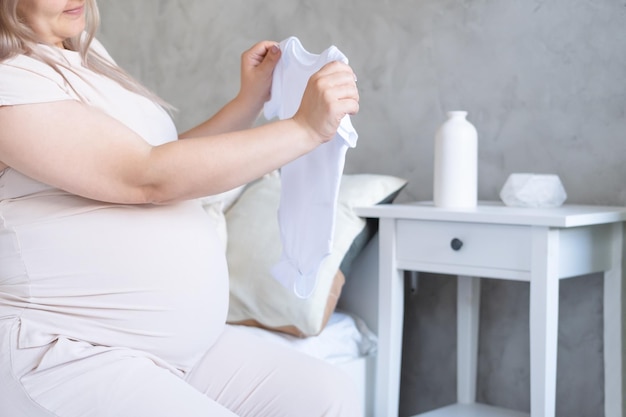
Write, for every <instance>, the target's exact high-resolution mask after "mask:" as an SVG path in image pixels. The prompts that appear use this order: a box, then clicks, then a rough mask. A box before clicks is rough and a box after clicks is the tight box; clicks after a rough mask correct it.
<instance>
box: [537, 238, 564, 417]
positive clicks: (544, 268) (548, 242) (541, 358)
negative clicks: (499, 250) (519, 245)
mask: <svg viewBox="0 0 626 417" xmlns="http://www.w3.org/2000/svg"><path fill="white" fill-rule="evenodd" d="M532 247H533V249H532V265H531V277H530V415H531V417H554V414H555V408H556V399H555V397H556V360H557V342H558V320H559V278H558V272H559V271H558V260H559V231H558V230H552V229H549V228H547V227H533V244H532Z"/></svg>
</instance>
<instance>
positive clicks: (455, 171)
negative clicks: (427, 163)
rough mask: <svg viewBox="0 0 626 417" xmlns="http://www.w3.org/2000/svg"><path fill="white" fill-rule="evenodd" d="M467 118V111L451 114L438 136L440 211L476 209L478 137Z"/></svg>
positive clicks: (437, 199) (435, 189)
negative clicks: (442, 208)
mask: <svg viewBox="0 0 626 417" xmlns="http://www.w3.org/2000/svg"><path fill="white" fill-rule="evenodd" d="M466 117H467V112H466V111H451V112H448V119H447V120H446V121H445V122H444V123H443V124H442V125H441V127H440V128H439V129H438V130H437V134H436V136H435V162H434V181H433V183H434V184H433V199H434V203H435V206H437V207H444V208H459V209H464V208H474V207H476V201H477V195H478V186H477V184H478V134H477V132H476V128H475V127H474V126H473V125H472V124H471V123H470V122H468V121H467V119H466Z"/></svg>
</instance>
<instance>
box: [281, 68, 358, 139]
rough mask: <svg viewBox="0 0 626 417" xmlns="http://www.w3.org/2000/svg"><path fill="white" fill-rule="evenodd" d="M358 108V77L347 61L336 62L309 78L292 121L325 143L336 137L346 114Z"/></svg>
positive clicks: (354, 112) (355, 111) (313, 137)
mask: <svg viewBox="0 0 626 417" xmlns="http://www.w3.org/2000/svg"><path fill="white" fill-rule="evenodd" d="M358 111H359V91H358V88H357V86H356V76H355V75H354V72H353V71H352V68H350V67H349V66H348V65H347V64H344V63H342V62H339V61H335V62H330V63H328V64H326V65H325V66H324V67H322V68H321V69H320V70H319V71H318V72H316V73H315V74H313V75H312V76H311V78H309V82H308V83H307V86H306V90H305V91H304V95H303V96H302V102H301V104H300V108H299V109H298V111H297V112H296V114H295V115H294V116H293V120H295V121H296V122H297V123H298V124H299V125H300V126H303V127H304V128H305V129H306V130H307V131H308V132H309V135H310V136H311V138H312V139H313V140H315V141H317V142H319V143H324V142H327V141H329V140H330V139H332V138H333V136H334V135H335V133H336V132H337V129H338V128H339V123H340V122H341V119H343V117H344V116H345V115H347V114H350V115H353V114H356V113H357V112H358Z"/></svg>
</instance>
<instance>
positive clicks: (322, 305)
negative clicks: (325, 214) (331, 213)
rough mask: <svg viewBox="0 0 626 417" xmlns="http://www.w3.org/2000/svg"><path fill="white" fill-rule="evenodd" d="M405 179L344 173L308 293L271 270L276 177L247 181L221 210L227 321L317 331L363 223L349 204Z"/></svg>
mask: <svg viewBox="0 0 626 417" xmlns="http://www.w3.org/2000/svg"><path fill="white" fill-rule="evenodd" d="M405 184H406V181H405V180H403V179H401V178H397V177H392V176H386V175H373V174H358V175H343V177H342V181H341V186H340V189H339V198H338V203H337V217H336V222H335V236H334V242H333V250H332V253H331V255H330V256H328V257H327V258H326V259H325V260H324V262H323V264H322V265H321V267H320V271H319V274H318V277H317V279H318V283H317V286H316V288H315V290H314V292H313V294H312V295H311V297H309V298H307V299H301V298H298V297H297V296H296V295H295V294H294V293H293V291H290V290H288V289H287V288H285V287H283V286H282V285H281V284H280V283H279V282H278V281H276V280H275V279H274V277H273V276H272V275H271V273H270V270H271V268H272V266H274V265H275V264H276V262H278V260H279V258H280V254H281V242H280V234H279V229H278V216H277V210H278V205H279V202H280V178H279V177H278V176H277V175H269V176H266V177H264V178H262V179H260V180H259V181H257V182H255V183H253V184H250V185H249V186H248V187H247V188H246V189H245V190H244V192H243V193H242V194H241V196H240V197H239V199H238V200H237V202H236V203H235V204H233V205H232V207H231V208H230V210H228V212H227V213H226V227H227V232H228V245H227V250H226V256H227V260H228V267H229V271H230V308H229V312H228V322H230V323H238V324H254V325H259V326H261V327H265V328H271V329H275V330H282V331H287V332H288V333H291V334H297V335H299V336H312V335H317V334H319V332H321V331H322V330H323V328H324V326H325V325H326V321H327V320H328V317H329V316H330V313H332V311H333V310H334V308H335V305H336V301H337V300H336V298H338V295H339V294H338V293H340V291H341V286H342V285H343V274H341V275H338V271H339V268H340V265H341V262H342V260H343V259H344V257H345V255H346V253H348V251H349V250H350V248H351V246H352V244H353V242H354V241H355V238H356V237H357V236H358V235H359V234H360V233H361V232H362V231H364V229H365V226H366V221H365V219H363V218H360V217H358V216H357V215H356V214H354V211H353V208H354V207H357V206H370V205H374V204H378V203H380V202H383V201H389V200H390V196H395V195H397V193H398V192H399V190H401V189H402V187H404V185H405ZM392 198H393V197H391V199H392Z"/></svg>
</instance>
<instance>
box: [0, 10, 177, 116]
mask: <svg viewBox="0 0 626 417" xmlns="http://www.w3.org/2000/svg"><path fill="white" fill-rule="evenodd" d="M19 1H20V0H0V62H2V61H4V60H7V59H9V58H12V57H14V56H17V55H27V56H30V57H32V58H34V59H37V60H40V61H42V62H44V63H46V64H47V65H49V66H51V67H52V68H53V69H54V70H55V71H56V72H57V73H59V74H60V75H61V76H62V77H63V78H64V79H65V81H66V82H67V83H68V85H69V86H70V87H71V88H73V87H72V85H71V83H70V82H69V81H68V80H67V78H66V77H65V76H64V75H63V73H62V72H61V71H60V68H65V69H67V70H69V71H72V69H71V68H70V67H69V65H68V64H67V63H66V62H64V60H63V58H62V56H61V55H60V54H59V55H58V56H56V55H51V54H49V53H46V49H42V48H41V47H40V46H41V44H42V42H41V40H40V39H38V37H37V35H36V34H35V32H33V30H32V29H31V28H30V27H29V26H28V25H27V24H26V23H24V21H23V20H22V19H21V18H20V17H19V16H18V13H17V4H18V2H19ZM99 26H100V13H99V11H98V5H97V4H96V0H86V1H85V31H84V33H82V34H80V35H78V36H75V37H73V38H69V39H66V40H65V41H63V46H64V48H65V49H68V50H70V51H75V52H78V53H79V55H80V57H81V60H82V62H83V65H84V66H85V67H86V68H88V69H90V70H92V71H93V72H95V73H98V74H101V75H103V76H105V77H108V78H110V79H112V80H114V81H116V82H117V83H118V84H120V85H121V86H123V87H124V88H126V89H127V90H130V91H133V92H135V93H138V94H141V95H143V96H145V97H147V98H149V99H150V100H152V101H154V102H155V103H157V104H159V105H161V106H163V107H165V108H166V109H168V110H173V107H172V106H171V105H169V104H168V103H166V102H165V101H164V100H163V99H161V98H160V97H158V96H157V95H156V94H154V93H153V92H152V91H150V90H149V89H148V88H146V87H145V86H143V85H142V84H141V83H139V82H138V81H136V80H135V79H134V78H133V77H132V76H130V74H128V73H127V72H126V71H124V70H123V69H122V68H120V67H119V66H117V65H115V64H114V63H112V62H111V61H109V60H108V59H106V58H104V57H103V56H101V55H100V54H98V53H97V52H96V51H94V50H93V48H90V46H91V42H92V41H93V40H94V37H95V34H96V32H97V30H98V27H99ZM74 92H75V93H76V94H77V95H78V97H79V98H81V100H82V99H83V98H82V97H81V96H80V94H78V93H77V92H76V91H75V90H74Z"/></svg>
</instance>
